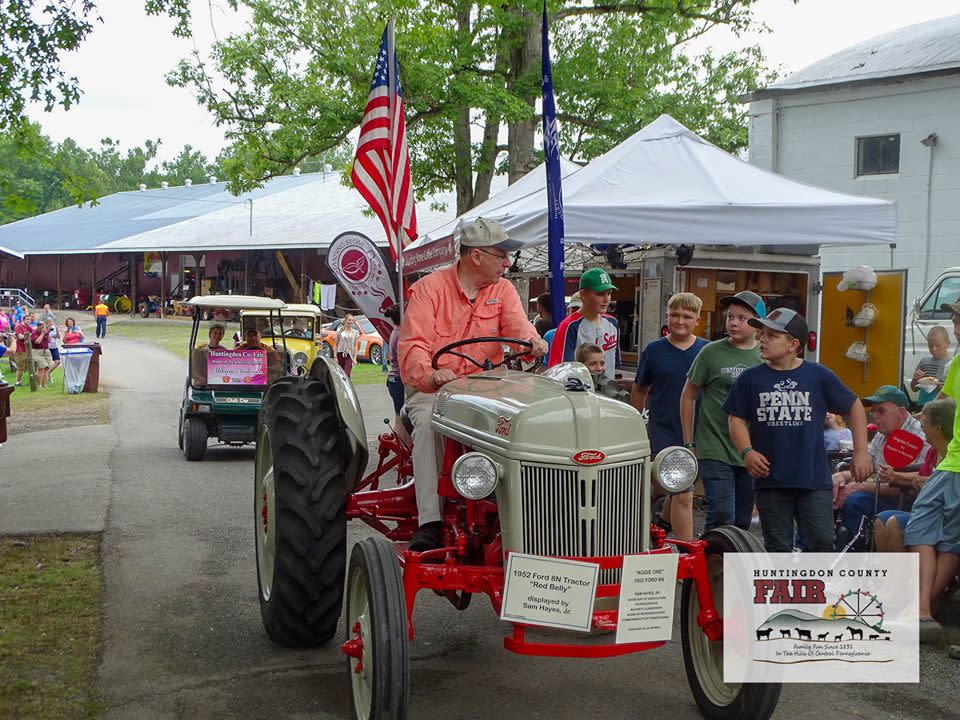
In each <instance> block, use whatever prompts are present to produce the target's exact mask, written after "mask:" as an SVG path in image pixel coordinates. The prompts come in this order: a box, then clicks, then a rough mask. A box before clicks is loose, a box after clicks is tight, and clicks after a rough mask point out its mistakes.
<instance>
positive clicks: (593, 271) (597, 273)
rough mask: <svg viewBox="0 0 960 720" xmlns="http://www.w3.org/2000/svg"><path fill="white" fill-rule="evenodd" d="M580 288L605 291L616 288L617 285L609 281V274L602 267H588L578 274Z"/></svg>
mask: <svg viewBox="0 0 960 720" xmlns="http://www.w3.org/2000/svg"><path fill="white" fill-rule="evenodd" d="M580 289H581V290H593V291H594V292H606V291H607V290H616V289H617V286H616V285H614V284H613V283H612V282H610V275H609V274H608V273H607V271H606V270H604V269H603V268H596V267H595V268H590V269H589V270H586V271H584V273H583V275H581V276H580Z"/></svg>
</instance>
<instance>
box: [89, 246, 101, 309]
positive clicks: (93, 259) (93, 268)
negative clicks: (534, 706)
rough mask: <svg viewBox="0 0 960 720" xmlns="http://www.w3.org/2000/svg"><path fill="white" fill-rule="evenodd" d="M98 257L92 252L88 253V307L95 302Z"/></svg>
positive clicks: (93, 305) (94, 304) (92, 305)
mask: <svg viewBox="0 0 960 720" xmlns="http://www.w3.org/2000/svg"><path fill="white" fill-rule="evenodd" d="M99 259H100V257H99V256H98V255H97V254H96V253H93V254H91V255H90V308H91V309H92V308H94V307H95V306H96V304H97V294H98V293H97V261H98V260H99Z"/></svg>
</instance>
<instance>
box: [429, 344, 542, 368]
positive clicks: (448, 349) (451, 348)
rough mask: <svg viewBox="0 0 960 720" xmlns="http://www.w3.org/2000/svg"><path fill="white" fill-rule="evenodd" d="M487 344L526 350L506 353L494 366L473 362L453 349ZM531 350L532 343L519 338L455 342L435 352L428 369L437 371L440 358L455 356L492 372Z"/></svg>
mask: <svg viewBox="0 0 960 720" xmlns="http://www.w3.org/2000/svg"><path fill="white" fill-rule="evenodd" d="M488 342H498V343H502V344H510V345H523V346H525V347H526V348H527V350H526V351H524V352H516V353H508V354H506V355H504V356H503V360H501V361H500V362H498V363H497V364H496V365H494V364H493V363H492V362H490V360H489V359H487V360H484V361H483V362H482V363H481V362H479V361H477V360H475V359H474V358H472V357H470V356H469V355H464V354H463V353H461V352H457V351H456V350H454V348H458V347H461V346H463V345H476V344H478V343H488ZM532 349H533V343H532V342H530V341H529V340H521V339H520V338H508V337H499V336H496V337H476V338H467V339H466V340H457V341H456V342H452V343H450V344H449V345H444V346H443V347H442V348H440V349H439V350H437V351H436V352H435V353H434V354H433V362H431V363H430V367H432V368H433V369H434V370H439V369H440V368H439V367H438V366H437V361H438V360H439V359H440V358H441V357H442V356H444V355H456V356H457V357H461V358H463V359H464V360H469V361H470V362H472V363H473V364H474V365H476V366H477V367H478V368H480V369H481V370H493V369H494V368H498V367H500V366H501V365H505V364H506V363H508V362H510V361H511V360H513V359H515V358H518V357H521V356H523V355H526V354H527V352H528V351H530V350H532Z"/></svg>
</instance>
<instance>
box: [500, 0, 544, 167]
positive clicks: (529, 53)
mask: <svg viewBox="0 0 960 720" xmlns="http://www.w3.org/2000/svg"><path fill="white" fill-rule="evenodd" d="M518 18H522V19H523V21H524V23H525V28H524V29H523V30H520V31H519V32H518V35H517V36H516V37H515V42H514V44H513V45H512V47H511V48H510V70H509V73H508V75H507V77H508V84H509V87H510V88H511V90H513V92H514V93H515V94H516V95H517V96H518V97H520V98H522V99H523V100H524V101H525V102H526V103H527V105H529V106H530V116H529V117H528V118H527V119H525V120H520V121H515V122H511V123H510V125H509V127H508V130H507V143H508V145H509V150H508V152H509V161H508V163H507V173H508V174H507V180H508V182H509V183H510V184H511V185H512V184H513V183H515V182H516V181H517V180H519V179H520V178H522V177H523V176H524V175H526V174H527V173H528V172H530V171H531V170H532V169H533V166H534V159H533V135H534V131H535V130H536V127H537V120H536V118H535V117H534V114H535V113H534V103H535V102H536V99H537V97H539V95H540V82H539V80H540V45H541V39H542V37H543V33H542V30H541V27H540V23H539V22H538V17H537V16H535V15H533V14H531V13H530V12H529V11H527V10H523V9H521V10H519V11H518Z"/></svg>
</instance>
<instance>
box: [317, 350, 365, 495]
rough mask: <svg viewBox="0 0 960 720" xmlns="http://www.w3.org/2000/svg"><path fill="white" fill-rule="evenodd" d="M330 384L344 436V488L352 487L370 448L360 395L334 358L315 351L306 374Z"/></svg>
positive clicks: (328, 385) (350, 489)
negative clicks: (314, 357)
mask: <svg viewBox="0 0 960 720" xmlns="http://www.w3.org/2000/svg"><path fill="white" fill-rule="evenodd" d="M309 376H310V377H311V378H313V379H314V380H319V381H321V382H323V383H324V384H326V385H327V387H329V388H330V390H331V394H332V395H333V396H334V397H335V398H336V401H337V415H338V417H339V420H340V427H341V429H342V430H343V434H344V437H345V440H346V453H347V457H346V463H345V470H344V474H343V480H344V485H345V486H346V490H347V492H348V493H349V492H353V490H354V488H356V487H357V485H359V484H360V481H361V480H362V479H363V473H364V471H365V470H366V467H367V458H368V456H369V455H370V449H369V448H368V447H367V431H366V427H365V426H364V424H363V412H362V410H361V409H360V399H359V398H358V397H357V391H356V390H355V389H354V387H353V385H352V384H351V382H350V380H349V379H348V378H347V376H346V375H344V374H343V370H342V369H340V366H339V365H337V363H336V362H335V361H334V360H331V359H330V358H328V357H326V356H325V355H323V354H318V355H317V357H316V359H315V360H314V361H313V365H311V366H310V375H309Z"/></svg>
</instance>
